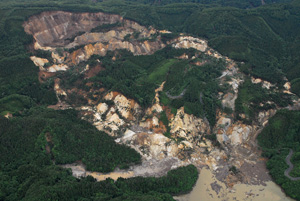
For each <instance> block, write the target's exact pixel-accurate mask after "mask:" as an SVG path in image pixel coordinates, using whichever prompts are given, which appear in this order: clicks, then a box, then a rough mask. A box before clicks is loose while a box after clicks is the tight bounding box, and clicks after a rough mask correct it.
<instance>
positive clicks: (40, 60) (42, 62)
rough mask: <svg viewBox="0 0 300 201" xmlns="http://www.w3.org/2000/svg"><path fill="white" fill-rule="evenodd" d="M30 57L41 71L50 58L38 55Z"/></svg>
mask: <svg viewBox="0 0 300 201" xmlns="http://www.w3.org/2000/svg"><path fill="white" fill-rule="evenodd" d="M30 59H31V60H32V61H33V63H34V64H35V65H36V66H38V67H39V69H40V70H41V71H44V70H45V69H44V66H45V64H46V63H49V61H48V59H43V58H39V57H36V56H31V57H30Z"/></svg>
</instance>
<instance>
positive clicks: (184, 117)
mask: <svg viewBox="0 0 300 201" xmlns="http://www.w3.org/2000/svg"><path fill="white" fill-rule="evenodd" d="M170 128H171V130H170V132H171V135H172V136H173V137H174V138H183V139H186V140H187V141H190V142H193V141H197V139H200V138H201V136H202V135H207V134H210V126H209V123H208V121H207V120H203V119H201V118H197V117H195V116H194V115H189V114H186V113H185V112H184V108H183V107H182V108H180V109H178V110H177V114H176V115H175V117H174V118H173V119H172V120H171V122H170Z"/></svg>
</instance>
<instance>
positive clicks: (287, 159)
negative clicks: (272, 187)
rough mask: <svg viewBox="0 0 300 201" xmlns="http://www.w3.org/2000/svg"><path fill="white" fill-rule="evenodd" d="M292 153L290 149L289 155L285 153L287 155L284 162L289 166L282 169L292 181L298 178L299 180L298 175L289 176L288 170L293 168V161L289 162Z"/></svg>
mask: <svg viewBox="0 0 300 201" xmlns="http://www.w3.org/2000/svg"><path fill="white" fill-rule="evenodd" d="M293 153H294V152H293V150H292V149H290V153H289V155H287V157H286V158H285V162H286V164H288V166H289V168H288V169H286V170H285V171H284V175H285V176H286V177H287V178H289V179H290V180H292V181H298V180H300V177H291V176H290V172H291V171H292V170H293V169H294V165H293V163H291V157H292V155H293Z"/></svg>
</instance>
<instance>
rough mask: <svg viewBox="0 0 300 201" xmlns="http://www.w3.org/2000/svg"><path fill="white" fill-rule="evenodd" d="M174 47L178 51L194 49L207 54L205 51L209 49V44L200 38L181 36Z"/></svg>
mask: <svg viewBox="0 0 300 201" xmlns="http://www.w3.org/2000/svg"><path fill="white" fill-rule="evenodd" d="M172 46H173V47H174V48H176V49H179V48H184V49H189V48H194V49H196V50H199V51H201V52H205V50H206V48H207V42H206V41H205V40H201V39H199V38H194V37H192V36H181V37H179V38H178V39H176V43H174V44H173V45H172Z"/></svg>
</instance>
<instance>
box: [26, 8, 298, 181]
mask: <svg viewBox="0 0 300 201" xmlns="http://www.w3.org/2000/svg"><path fill="white" fill-rule="evenodd" d="M23 26H24V29H25V31H26V32H27V33H28V34H31V35H33V37H34V40H35V42H34V49H35V51H34V52H33V55H32V56H31V60H32V61H33V62H34V63H35V64H36V65H37V66H38V67H39V69H40V73H39V80H40V82H51V81H52V82H53V85H54V89H55V91H56V95H57V98H58V100H59V102H58V104H57V105H56V106H51V107H52V108H55V109H64V108H69V107H72V108H75V109H77V110H79V111H80V113H81V116H82V118H84V119H86V120H87V121H90V122H91V123H92V124H93V125H94V126H95V127H96V128H97V129H99V130H103V131H105V132H106V133H107V134H109V135H111V136H113V137H115V138H116V142H118V143H122V144H126V145H128V146H131V147H132V148H134V149H135V150H136V151H138V152H139V153H140V154H141V155H142V156H143V159H144V163H147V162H148V163H149V161H151V162H153V163H154V167H160V166H161V164H162V163H165V161H169V163H170V164H169V165H168V167H169V169H171V168H174V167H177V166H182V165H185V164H190V163H192V164H194V165H196V166H197V167H202V166H205V165H208V166H209V167H211V168H212V169H213V170H215V171H216V173H217V175H218V178H219V179H221V180H224V181H226V182H227V184H228V185H233V184H234V183H236V182H238V181H240V182H244V183H251V184H253V183H260V182H263V181H264V180H266V179H268V176H267V174H266V173H259V172H254V173H253V172H251V171H249V167H254V166H255V167H257V168H258V169H259V168H262V167H263V164H264V162H263V161H261V160H260V157H259V154H258V151H257V146H256V143H255V138H256V136H257V134H258V133H259V132H260V131H261V130H262V128H263V127H264V126H265V125H266V124H267V123H268V119H269V118H270V117H271V116H273V115H274V114H275V113H276V110H277V109H278V108H280V107H285V106H286V105H287V104H288V103H290V104H292V102H291V101H289V99H290V98H291V97H294V102H297V101H298V100H297V99H296V97H295V96H294V95H293V94H292V93H291V92H289V83H288V82H287V83H286V84H285V85H284V87H283V86H275V85H271V84H270V83H268V82H266V81H263V80H260V79H256V78H253V77H252V78H251V77H248V76H246V75H245V74H243V73H241V72H240V71H239V67H238V66H239V65H242V64H237V63H236V62H234V61H233V60H231V59H229V58H227V57H224V56H222V55H220V54H219V53H218V52H216V51H214V50H213V49H211V48H210V47H208V45H207V41H205V40H202V39H199V38H194V37H192V36H188V35H184V34H174V33H170V32H168V31H165V30H162V31H160V30H156V29H154V28H153V27H144V26H141V25H139V24H137V23H136V22H133V21H130V20H127V19H123V18H122V17H121V16H118V15H113V14H105V13H69V12H62V11H55V12H44V13H41V14H40V15H37V16H32V17H31V18H29V19H28V21H26V22H25V23H24V25H23ZM251 87H253V88H257V89H259V93H261V94H263V95H264V97H266V98H263V99H260V98H259V97H254V98H253V97H252V99H250V100H247V99H249V98H248V97H246V95H247V90H249V88H251ZM243 98H244V99H243ZM281 98H282V100H283V101H282V102H279V101H278V99H281ZM244 100H247V101H248V102H245V101H244ZM241 101H242V103H241ZM155 164H157V165H156V166H155ZM232 167H235V168H237V169H238V170H239V171H238V172H235V173H233V171H232ZM161 171H167V170H162V169H160V168H158V171H153V172H152V173H149V172H143V174H141V173H137V174H136V175H143V176H145V175H151V174H153V175H160V174H162V173H161ZM253 174H256V175H257V174H262V175H263V176H261V175H260V176H261V177H255V175H253ZM136 175H135V176H136Z"/></svg>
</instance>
